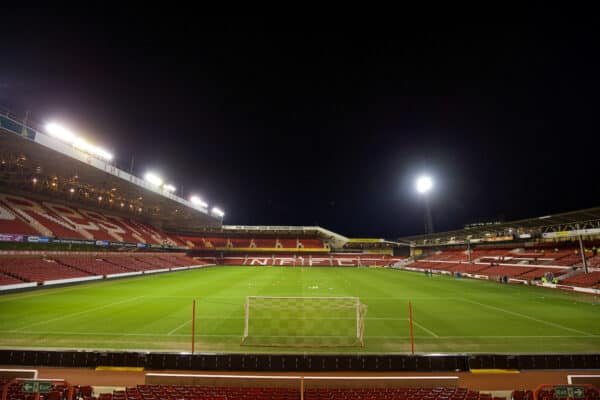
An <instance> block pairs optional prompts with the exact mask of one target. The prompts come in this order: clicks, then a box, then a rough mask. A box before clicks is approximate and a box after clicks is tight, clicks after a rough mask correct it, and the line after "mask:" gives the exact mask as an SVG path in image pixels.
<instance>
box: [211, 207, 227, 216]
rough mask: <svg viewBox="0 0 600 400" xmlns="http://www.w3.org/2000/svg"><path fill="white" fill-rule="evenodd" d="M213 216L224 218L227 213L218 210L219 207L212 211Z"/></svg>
mask: <svg viewBox="0 0 600 400" xmlns="http://www.w3.org/2000/svg"><path fill="white" fill-rule="evenodd" d="M211 212H212V213H213V215H216V216H218V217H223V216H224V215H225V213H224V212H223V211H221V209H219V208H217V207H213V209H212V211H211Z"/></svg>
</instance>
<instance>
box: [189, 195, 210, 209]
mask: <svg viewBox="0 0 600 400" xmlns="http://www.w3.org/2000/svg"><path fill="white" fill-rule="evenodd" d="M190 201H191V202H192V204H194V205H197V206H200V207H203V208H207V207H208V204H206V202H204V201H203V200H202V199H201V198H200V197H198V196H196V195H192V196H191V197H190Z"/></svg>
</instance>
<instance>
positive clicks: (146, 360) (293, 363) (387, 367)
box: [0, 350, 600, 372]
mask: <svg viewBox="0 0 600 400" xmlns="http://www.w3.org/2000/svg"><path fill="white" fill-rule="evenodd" d="M0 365H14V366H21V365H22V366H32V365H36V366H47V367H78V368H96V367H99V366H114V367H125V366H127V367H144V368H145V369H147V370H198V371H201V370H205V371H256V372H259V371H282V372H320V371H340V372H343V371H348V372H361V371H362V372H367V371H370V372H394V371H398V372H402V371H417V372H425V371H469V370H471V369H519V370H534V369H539V370H543V369H553V370H555V369H599V368H600V354H533V355H527V354H520V355H509V354H472V355H466V354H462V355H310V354H304V355H291V354H283V355H280V354H179V353H147V352H143V353H136V352H97V351H46V350H0Z"/></svg>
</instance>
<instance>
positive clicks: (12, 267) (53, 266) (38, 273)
mask: <svg viewBox="0 0 600 400" xmlns="http://www.w3.org/2000/svg"><path fill="white" fill-rule="evenodd" d="M0 272H3V273H4V274H6V275H9V276H12V277H15V278H18V279H20V280H22V281H25V282H39V283H42V282H45V281H51V280H56V279H69V278H79V277H85V276H91V275H93V274H90V273H88V272H84V271H82V270H79V269H76V268H73V267H70V266H67V265H64V264H60V263H58V262H56V261H54V260H52V259H45V258H40V257H31V258H30V257H15V258H13V257H6V258H5V257H2V258H0Z"/></svg>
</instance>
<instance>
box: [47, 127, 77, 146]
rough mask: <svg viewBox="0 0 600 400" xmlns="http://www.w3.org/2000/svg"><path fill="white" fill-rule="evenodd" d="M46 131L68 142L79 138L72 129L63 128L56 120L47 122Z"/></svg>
mask: <svg viewBox="0 0 600 400" xmlns="http://www.w3.org/2000/svg"><path fill="white" fill-rule="evenodd" d="M46 132H48V133H49V134H50V135H51V136H54V137H55V138H57V139H59V140H62V141H63V142H67V143H73V142H74V141H75V139H77V138H76V136H75V135H74V134H73V133H72V132H71V131H70V130H68V129H66V128H63V127H62V126H60V125H58V124H55V123H54V122H50V123H49V124H46Z"/></svg>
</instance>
